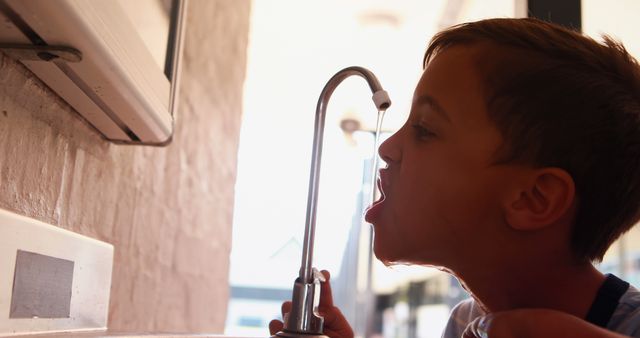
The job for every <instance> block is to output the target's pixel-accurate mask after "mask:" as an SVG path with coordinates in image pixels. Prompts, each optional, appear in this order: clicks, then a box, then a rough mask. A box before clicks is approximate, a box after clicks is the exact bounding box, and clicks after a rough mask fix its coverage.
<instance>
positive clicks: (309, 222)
mask: <svg viewBox="0 0 640 338" xmlns="http://www.w3.org/2000/svg"><path fill="white" fill-rule="evenodd" d="M352 75H359V76H361V77H363V78H364V79H365V80H366V81H367V84H368V85H369V88H370V89H371V92H372V93H373V101H374V103H375V105H376V108H378V110H385V109H387V108H389V106H390V105H391V100H389V96H388V95H387V92H386V91H385V90H384V89H382V86H381V85H380V82H379V81H378V79H377V78H376V76H375V75H374V74H373V73H372V72H371V71H369V70H368V69H365V68H362V67H356V66H354V67H348V68H345V69H343V70H341V71H339V72H338V73H336V74H335V75H334V76H333V77H331V79H329V81H328V82H327V84H326V85H325V86H324V88H323V89H322V92H321V93H320V97H319V98H318V104H317V106H316V119H315V128H314V134H313V152H312V155H311V175H310V177H309V194H308V195H307V218H306V225H305V230H304V246H303V251H302V264H301V265H300V278H302V280H303V281H305V282H306V283H310V282H311V281H312V280H311V278H312V264H313V262H312V261H313V240H314V237H315V228H316V211H317V204H318V186H319V184H320V162H321V159H322V140H323V136H324V121H325V117H326V113H327V105H328V103H329V99H330V98H331V95H332V94H333V91H334V90H335V89H336V87H338V85H339V84H340V83H341V82H342V81H344V80H345V79H346V78H348V77H350V76H352Z"/></svg>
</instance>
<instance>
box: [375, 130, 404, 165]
mask: <svg viewBox="0 0 640 338" xmlns="http://www.w3.org/2000/svg"><path fill="white" fill-rule="evenodd" d="M399 139H400V130H399V131H397V132H395V133H394V134H393V135H391V136H390V137H389V138H388V139H386V140H385V141H384V142H382V144H381V145H380V147H379V148H378V154H380V158H382V160H383V161H385V162H386V163H387V165H391V164H392V163H398V162H400V160H401V159H402V150H401V148H400V142H399Z"/></svg>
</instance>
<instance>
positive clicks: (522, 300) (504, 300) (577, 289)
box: [459, 259, 606, 318]
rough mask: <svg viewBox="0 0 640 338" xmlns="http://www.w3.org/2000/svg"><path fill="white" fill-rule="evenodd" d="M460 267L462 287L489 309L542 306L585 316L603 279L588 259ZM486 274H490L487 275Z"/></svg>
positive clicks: (493, 310)
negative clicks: (571, 261)
mask: <svg viewBox="0 0 640 338" xmlns="http://www.w3.org/2000/svg"><path fill="white" fill-rule="evenodd" d="M522 263H524V262H520V264H514V265H513V266H506V265H501V266H500V268H497V269H496V268H495V266H494V267H487V268H488V269H487V270H482V271H477V270H476V269H469V271H460V274H459V276H460V277H461V279H462V281H463V283H464V284H465V286H466V288H467V289H468V290H469V291H470V292H471V293H472V294H473V296H474V297H475V298H476V300H478V301H479V302H480V303H481V305H482V307H483V308H485V310H488V311H490V312H498V311H507V310H514V309H522V308H546V309H554V310H559V311H563V312H566V313H569V314H572V315H575V316H577V317H579V318H585V317H586V315H587V312H588V311H589V309H590V308H591V304H592V303H593V301H594V299H595V296H596V294H597V292H598V290H599V288H600V286H601V285H602V283H603V282H604V280H605V278H606V277H605V276H604V275H603V274H602V273H600V272H599V271H598V270H597V269H596V268H595V267H594V266H593V265H591V264H590V263H588V262H587V263H569V262H565V263H563V262H561V260H558V259H555V260H554V259H548V260H539V261H538V262H528V263H525V264H522ZM488 274H490V275H491V276H490V278H487V277H488V276H487V275H488Z"/></svg>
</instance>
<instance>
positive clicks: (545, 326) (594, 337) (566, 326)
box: [462, 309, 625, 338]
mask: <svg viewBox="0 0 640 338" xmlns="http://www.w3.org/2000/svg"><path fill="white" fill-rule="evenodd" d="M546 337H581V338H623V337H625V336H622V335H620V334H618V333H615V332H612V331H608V330H605V329H603V328H600V327H598V326H595V325H593V324H591V323H589V322H587V321H585V320H582V319H580V318H578V317H575V316H572V315H570V314H567V313H564V312H560V311H555V310H546V309H522V310H512V311H505V312H496V313H492V314H488V315H486V316H482V317H479V318H476V319H475V320H474V321H473V322H471V323H470V324H469V326H467V329H466V330H465V331H464V333H463V334H462V338H546Z"/></svg>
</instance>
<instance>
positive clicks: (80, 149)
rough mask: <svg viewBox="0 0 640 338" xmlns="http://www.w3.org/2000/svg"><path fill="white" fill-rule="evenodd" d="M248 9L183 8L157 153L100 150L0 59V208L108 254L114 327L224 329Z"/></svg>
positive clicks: (238, 5)
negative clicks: (168, 119)
mask: <svg viewBox="0 0 640 338" xmlns="http://www.w3.org/2000/svg"><path fill="white" fill-rule="evenodd" d="M250 7H251V3H250V0H190V2H189V8H188V15H187V28H186V41H185V55H184V59H183V60H184V63H183V68H182V69H183V73H182V82H181V83H182V84H181V90H180V105H179V112H178V115H177V123H176V130H175V134H174V138H173V142H172V143H171V144H170V145H168V146H166V147H162V148H156V147H145V146H125V145H116V144H112V143H110V142H108V141H105V140H104V139H103V138H102V137H101V135H100V134H98V133H97V132H96V131H95V130H94V129H93V128H92V127H90V126H88V125H87V124H86V122H85V121H84V120H83V119H81V118H80V117H79V115H77V113H76V112H75V111H74V110H73V109H72V108H70V107H69V106H68V105H67V104H66V103H65V102H64V101H62V100H61V99H60V98H59V97H58V96H56V94H55V93H53V92H52V91H51V90H50V89H49V88H47V87H46V86H45V85H43V84H42V83H41V82H40V81H39V80H38V79H37V78H35V77H34V76H33V75H32V74H31V73H30V72H29V71H28V70H27V69H26V68H25V67H23V66H22V64H20V63H17V62H15V61H13V60H11V59H9V58H7V57H6V56H4V55H3V54H1V53H0V208H3V209H7V210H10V211H13V212H16V213H19V214H22V215H25V216H28V217H32V218H36V219H39V220H41V221H44V222H47V223H50V224H54V225H57V226H60V227H62V228H66V229H69V230H72V231H75V232H78V233H81V234H84V235H87V236H90V237H93V238H97V239H100V240H103V241H106V242H109V243H112V244H113V245H114V246H115V262H114V271H113V285H112V289H111V303H110V314H109V327H110V328H111V329H114V330H122V331H172V332H213V333H221V332H222V331H223V329H224V321H225V317H226V306H227V300H228V296H229V295H228V270H229V253H230V250H231V224H232V212H233V200H234V184H235V178H236V163H237V149H238V138H239V133H240V119H241V109H242V107H241V104H242V86H243V82H244V77H245V69H246V50H247V40H248V31H249V15H250Z"/></svg>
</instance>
